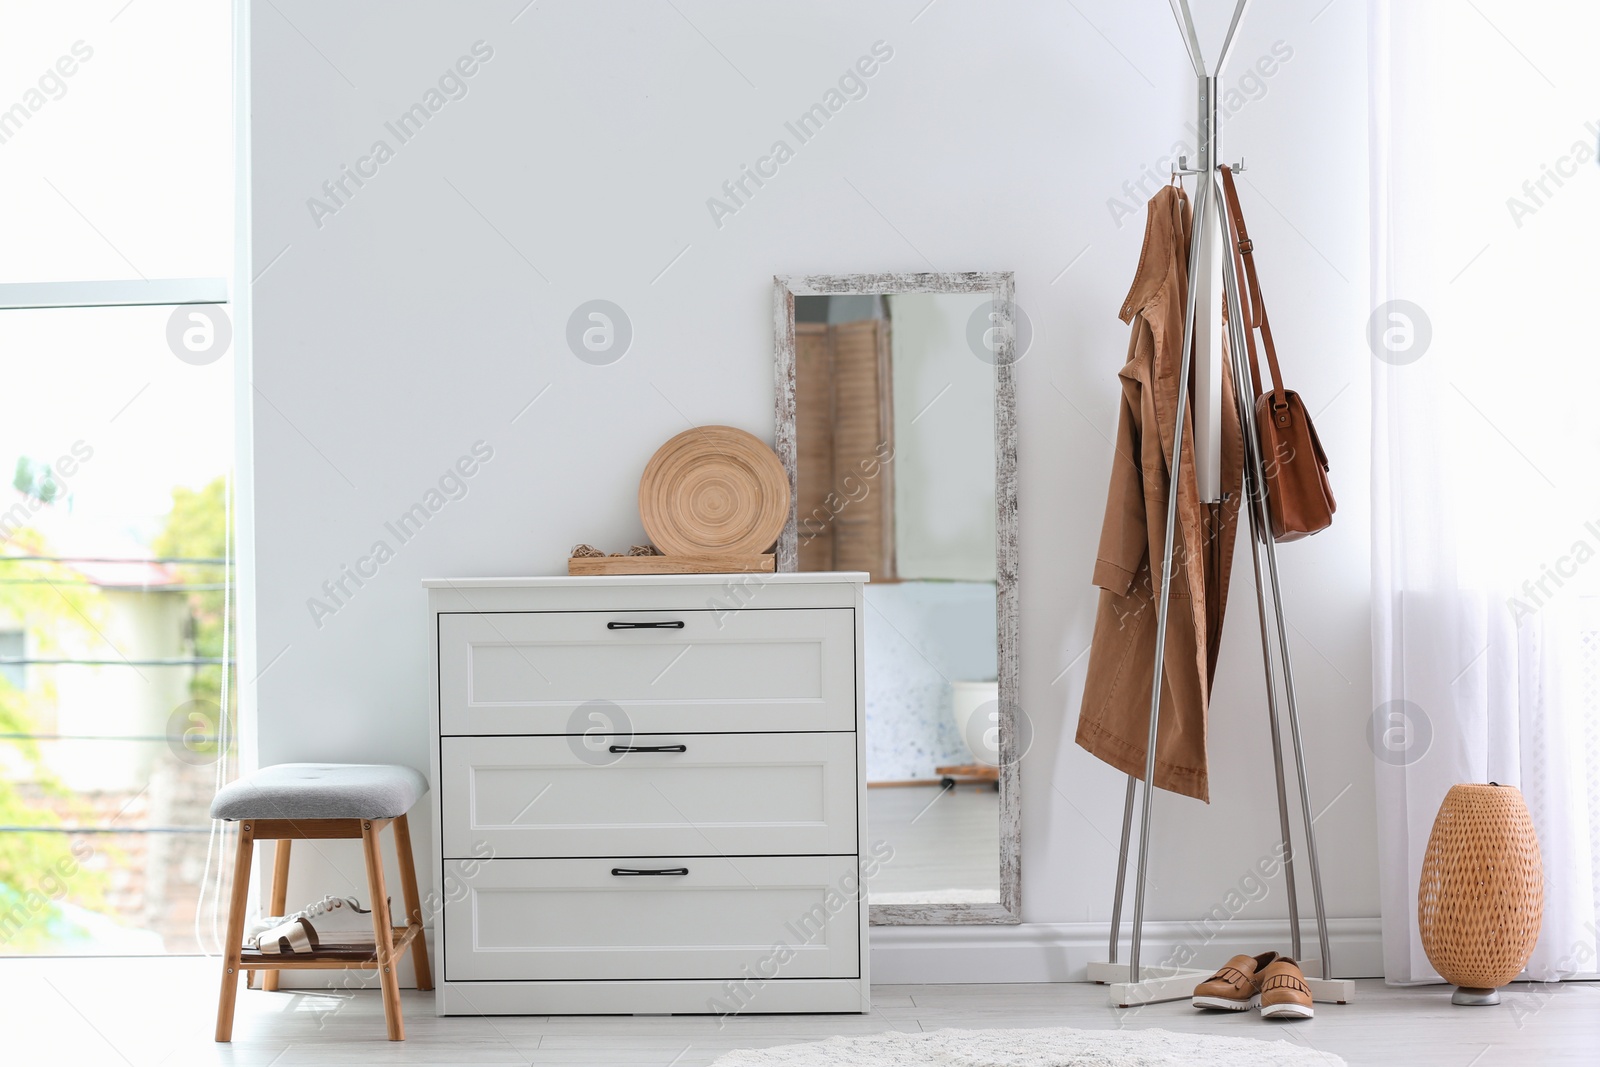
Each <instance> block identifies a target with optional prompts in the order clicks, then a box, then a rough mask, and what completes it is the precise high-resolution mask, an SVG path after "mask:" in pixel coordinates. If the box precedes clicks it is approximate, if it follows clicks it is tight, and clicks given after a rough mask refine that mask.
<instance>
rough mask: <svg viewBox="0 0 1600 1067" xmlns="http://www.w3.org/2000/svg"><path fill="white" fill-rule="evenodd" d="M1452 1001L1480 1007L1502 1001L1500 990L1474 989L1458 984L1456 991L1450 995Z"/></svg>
mask: <svg viewBox="0 0 1600 1067" xmlns="http://www.w3.org/2000/svg"><path fill="white" fill-rule="evenodd" d="M1450 1003H1452V1004H1462V1005H1466V1006H1468V1007H1478V1006H1480V1005H1484V1004H1498V1003H1500V990H1498V989H1474V988H1472V987H1471V986H1457V987H1456V991H1455V992H1454V993H1453V994H1451V996H1450Z"/></svg>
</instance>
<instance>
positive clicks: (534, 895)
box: [425, 574, 869, 1015]
mask: <svg viewBox="0 0 1600 1067" xmlns="http://www.w3.org/2000/svg"><path fill="white" fill-rule="evenodd" d="M865 580H866V575H863V574H777V575H771V574H769V575H748V576H731V577H730V576H724V575H651V576H637V577H596V578H503V579H485V578H468V579H440V580H430V581H428V582H426V583H425V584H426V585H427V586H428V591H429V614H430V617H431V619H432V634H433V640H434V649H435V655H434V672H433V701H434V714H433V724H434V745H433V756H432V760H433V786H434V788H433V790H432V796H433V805H434V827H435V832H434V855H433V858H434V863H435V880H436V896H435V899H436V900H437V901H439V902H440V903H439V906H438V908H437V909H436V911H435V914H434V923H435V925H436V934H437V943H438V952H439V957H440V964H439V974H438V975H437V976H436V981H437V989H438V994H437V998H438V999H437V1004H438V1010H439V1013H440V1014H441V1015H496V1014H530V1015H546V1014H567V1013H573V1014H596V1013H621V1014H626V1013H660V1012H674V1013H689V1012H700V1013H708V1014H727V1013H760V1012H866V1011H867V1010H868V1009H869V1002H868V979H867V955H868V953H867V904H866V894H865V891H864V890H863V889H862V887H861V866H862V859H863V857H862V855H861V850H862V843H863V842H864V841H865V840H866V794H865V788H866V776H865V771H864V767H863V758H864V752H865V747H864V740H863V729H864V727H863V716H864V709H863V697H862V671H863V666H862V618H861V613H862V583H863V582H864V581H865Z"/></svg>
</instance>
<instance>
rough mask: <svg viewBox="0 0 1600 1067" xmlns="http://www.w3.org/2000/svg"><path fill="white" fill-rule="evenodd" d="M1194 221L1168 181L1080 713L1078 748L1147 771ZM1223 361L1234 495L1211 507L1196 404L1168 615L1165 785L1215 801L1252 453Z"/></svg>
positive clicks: (1134, 319) (1147, 274)
mask: <svg viewBox="0 0 1600 1067" xmlns="http://www.w3.org/2000/svg"><path fill="white" fill-rule="evenodd" d="M1190 224H1191V215H1190V208H1189V201H1188V198H1187V197H1186V196H1185V195H1184V194H1183V192H1182V191H1181V190H1180V189H1177V188H1175V187H1173V186H1167V187H1165V188H1163V189H1162V190H1161V191H1160V192H1159V193H1157V194H1156V195H1155V197H1154V198H1152V199H1151V201H1150V204H1149V208H1148V215H1147V218H1146V221H1145V235H1144V249H1143V251H1142V252H1141V253H1140V255H1139V268H1138V271H1137V273H1136V275H1135V277H1134V281H1133V288H1132V289H1131V290H1130V291H1129V293H1128V299H1127V301H1126V302H1124V304H1123V305H1122V313H1121V317H1122V321H1123V322H1126V323H1129V324H1131V325H1132V327H1133V336H1132V337H1131V338H1130V339H1129V343H1128V360H1127V362H1126V363H1125V364H1124V365H1123V367H1122V369H1121V371H1119V372H1118V377H1119V378H1120V379H1121V384H1122V412H1121V416H1120V418H1119V419H1118V420H1117V454H1116V457H1115V459H1114V461H1113V463H1114V465H1113V469H1112V474H1111V490H1110V494H1109V497H1108V499H1107V501H1106V516H1105V525H1104V526H1103V527H1102V529H1101V532H1100V549H1099V553H1098V556H1097V558H1096V560H1095V566H1094V584H1095V585H1097V586H1099V587H1100V605H1099V609H1098V612H1097V614H1096V617H1095V625H1094V641H1093V644H1092V645H1091V646H1090V651H1089V677H1088V681H1087V683H1086V686H1085V688H1084V692H1083V710H1082V711H1081V712H1080V713H1079V716H1078V736H1077V741H1078V744H1079V745H1081V746H1083V747H1084V748H1085V749H1088V750H1089V751H1090V752H1091V753H1093V754H1094V755H1096V756H1098V757H1099V758H1100V759H1102V760H1104V761H1105V762H1107V763H1109V764H1111V765H1112V766H1113V767H1116V768H1117V769H1118V770H1121V771H1124V772H1126V773H1128V774H1131V775H1133V776H1135V777H1137V778H1141V779H1142V778H1143V777H1144V762H1145V745H1146V743H1147V740H1146V739H1147V738H1148V736H1149V730H1150V683H1151V672H1152V670H1153V668H1154V666H1155V663H1154V659H1155V647H1156V607H1157V602H1156V597H1157V593H1158V589H1159V587H1158V586H1157V585H1156V584H1155V581H1154V580H1153V575H1152V565H1151V560H1154V561H1155V564H1154V567H1155V569H1156V570H1159V569H1160V566H1161V557H1162V552H1163V549H1164V547H1165V546H1164V541H1165V538H1166V518H1167V487H1168V485H1169V484H1170V471H1171V456H1172V430H1173V421H1174V418H1175V417H1176V414H1177V409H1178V372H1179V369H1180V366H1181V359H1182V351H1181V349H1182V346H1183V314H1184V301H1185V299H1186V297H1187V294H1188V270H1187V266H1186V263H1187V260H1188V254H1189V234H1190ZM1223 368H1224V370H1223V397H1222V412H1223V420H1222V488H1223V491H1224V493H1225V494H1226V497H1225V499H1224V501H1223V502H1222V503H1220V504H1203V503H1201V502H1200V498H1199V491H1198V490H1197V488H1196V484H1195V467H1194V450H1193V447H1192V444H1191V441H1192V439H1193V431H1194V421H1193V408H1192V406H1191V409H1190V414H1189V415H1188V416H1187V417H1186V418H1185V423H1184V437H1183V470H1182V485H1181V487H1180V490H1179V495H1178V537H1177V538H1176V539H1175V541H1174V544H1173V556H1174V569H1175V574H1176V580H1175V581H1174V582H1173V587H1172V602H1171V607H1170V609H1169V615H1168V620H1167V656H1166V665H1165V675H1164V682H1163V684H1162V694H1161V715H1160V723H1159V730H1160V732H1159V734H1158V735H1157V741H1156V775H1155V779H1156V780H1155V784H1156V785H1157V786H1159V787H1160V788H1162V789H1170V790H1172V791H1174V792H1177V793H1183V794H1185V795H1187V796H1191V797H1197V798H1199V799H1201V800H1205V801H1209V799H1210V785H1209V781H1208V779H1207V775H1206V717H1207V713H1208V705H1209V703H1210V698H1211V681H1212V675H1213V673H1214V672H1215V670H1216V664H1217V648H1218V645H1219V642H1220V638H1221V635H1222V615H1223V609H1224V608H1225V606H1226V604H1227V599H1228V573H1229V570H1230V569H1231V567H1232V564H1233V542H1234V531H1235V528H1236V526H1237V524H1238V519H1239V490H1240V479H1241V473H1242V470H1243V461H1244V444H1243V439H1242V438H1241V436H1240V431H1239V418H1238V411H1237V409H1236V408H1235V406H1234V399H1233V379H1232V374H1231V373H1230V372H1229V369H1228V361H1227V360H1224V361H1223ZM1190 395H1191V397H1192V396H1193V392H1192V390H1191V394H1190ZM1196 605H1200V606H1201V607H1200V608H1198V609H1197V608H1196Z"/></svg>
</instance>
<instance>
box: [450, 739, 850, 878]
mask: <svg viewBox="0 0 1600 1067" xmlns="http://www.w3.org/2000/svg"><path fill="white" fill-rule="evenodd" d="M650 750H654V751H650ZM440 778H441V783H440V784H441V788H442V790H443V801H444V803H443V804H442V810H443V820H444V822H443V827H442V829H443V842H444V855H445V858H446V859H467V858H474V857H479V858H481V857H484V856H495V857H544V856H555V857H561V856H570V857H580V856H666V855H673V856H685V855H687V856H705V855H711V856H716V855H729V856H741V855H742V856H762V855H769V856H770V855H846V854H853V853H854V852H855V851H856V836H857V822H856V790H857V785H856V735H855V734H853V733H804V734H779V733H751V734H633V735H629V736H617V735H612V736H599V737H597V736H595V735H589V736H587V737H585V736H578V735H573V736H564V737H446V738H443V739H442V740H441V742H440Z"/></svg>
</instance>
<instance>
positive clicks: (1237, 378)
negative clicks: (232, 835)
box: [1213, 177, 1355, 1004]
mask: <svg viewBox="0 0 1600 1067" xmlns="http://www.w3.org/2000/svg"><path fill="white" fill-rule="evenodd" d="M1214 183H1215V178H1214V177H1213V184H1214ZM1214 191H1215V190H1214ZM1223 288H1224V290H1225V294H1226V297H1227V300H1228V320H1229V338H1228V339H1229V345H1228V348H1229V353H1230V356H1231V358H1232V361H1233V380H1234V384H1235V387H1236V388H1235V399H1236V400H1237V401H1238V406H1239V412H1240V420H1239V421H1240V430H1241V431H1242V434H1243V437H1244V443H1245V453H1246V470H1245V486H1246V493H1247V496H1246V500H1247V502H1248V504H1249V506H1250V527H1251V531H1250V532H1251V537H1250V554H1251V562H1252V563H1253V564H1254V565H1255V578H1256V604H1257V608H1258V610H1259V612H1260V618H1261V644H1262V648H1261V652H1262V661H1263V664H1264V666H1265V667H1266V672H1267V699H1268V710H1269V713H1270V715H1271V718H1272V757H1273V764H1274V767H1275V770H1276V772H1277V791H1278V822H1279V829H1280V833H1281V835H1282V838H1283V847H1284V850H1285V854H1284V879H1285V887H1286V889H1287V891H1288V900H1289V922H1290V925H1291V939H1292V943H1293V954H1294V956H1295V958H1296V959H1299V958H1300V921H1299V908H1298V906H1297V902H1296V895H1295V884H1294V867H1293V864H1292V859H1293V840H1292V835H1291V833H1290V828H1289V812H1288V801H1287V797H1286V795H1285V794H1286V789H1285V782H1284V769H1283V741H1282V731H1281V729H1280V726H1279V717H1278V701H1277V696H1276V692H1275V686H1274V680H1273V673H1272V655H1271V648H1270V641H1269V639H1268V636H1267V612H1266V606H1265V603H1264V602H1263V595H1264V592H1265V590H1264V589H1263V587H1262V584H1261V562H1260V557H1261V554H1262V552H1263V551H1264V552H1265V554H1266V557H1267V574H1268V577H1269V580H1270V588H1271V593H1272V618H1273V621H1274V623H1275V629H1276V631H1277V637H1278V653H1279V661H1280V663H1281V666H1282V669H1283V692H1284V703H1285V706H1286V708H1287V710H1288V713H1289V732H1290V738H1291V742H1292V744H1293V746H1294V763H1295V774H1296V785H1297V786H1298V789H1299V794H1300V814H1301V818H1302V820H1303V822H1304V826H1305V838H1306V858H1307V860H1308V861H1309V865H1310V874H1311V896H1312V903H1313V906H1314V908H1315V910H1316V917H1317V941H1318V946H1317V947H1318V950H1319V951H1320V953H1321V956H1320V958H1319V959H1318V960H1317V961H1316V964H1315V966H1314V967H1311V966H1310V965H1309V964H1308V970H1307V974H1306V977H1307V982H1308V983H1309V984H1310V986H1311V991H1312V999H1314V1000H1317V1001H1324V1002H1328V1001H1331V1002H1334V1003H1338V1004H1343V1003H1346V1002H1347V1001H1349V1000H1350V999H1351V998H1352V997H1354V995H1355V983H1353V982H1351V981H1348V980H1338V979H1333V978H1331V977H1330V976H1331V974H1332V964H1331V962H1330V952H1329V939H1328V915H1327V909H1326V907H1325V906H1324V903H1323V897H1322V870H1321V867H1320V865H1319V864H1318V862H1317V837H1316V828H1315V826H1314V823H1315V822H1316V820H1315V819H1314V818H1313V817H1312V815H1311V794H1310V790H1309V787H1308V785H1307V779H1306V760H1305V749H1304V747H1303V745H1302V743H1301V737H1300V717H1299V711H1298V708H1297V707H1296V704H1295V686H1294V665H1293V662H1292V661H1291V659H1290V656H1289V635H1288V627H1287V626H1286V625H1285V623H1284V619H1283V596H1282V587H1281V585H1280V584H1279V581H1278V556H1277V552H1276V547H1275V545H1276V543H1275V542H1274V541H1273V538H1272V523H1271V520H1270V518H1269V516H1268V514H1267V495H1266V488H1267V476H1266V465H1265V462H1264V460H1263V458H1262V455H1261V444H1260V442H1261V438H1260V436H1259V434H1258V432H1257V430H1256V420H1255V406H1254V405H1253V404H1251V403H1249V402H1248V401H1246V400H1245V399H1244V396H1245V395H1247V394H1245V393H1242V392H1240V391H1239V387H1240V386H1241V384H1242V383H1247V382H1250V381H1251V378H1250V369H1249V367H1248V366H1246V364H1245V359H1244V353H1245V352H1246V350H1247V341H1246V339H1245V336H1244V331H1245V322H1244V315H1243V312H1242V309H1241V297H1240V294H1239V280H1238V278H1237V276H1236V275H1235V274H1234V272H1233V271H1231V270H1230V271H1227V272H1225V273H1224V275H1223ZM1313 972H1314V973H1313Z"/></svg>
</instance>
